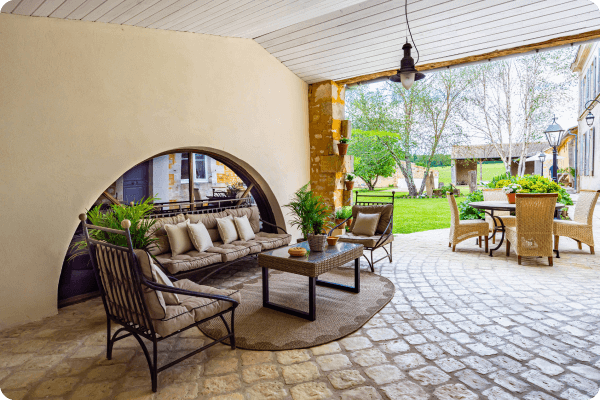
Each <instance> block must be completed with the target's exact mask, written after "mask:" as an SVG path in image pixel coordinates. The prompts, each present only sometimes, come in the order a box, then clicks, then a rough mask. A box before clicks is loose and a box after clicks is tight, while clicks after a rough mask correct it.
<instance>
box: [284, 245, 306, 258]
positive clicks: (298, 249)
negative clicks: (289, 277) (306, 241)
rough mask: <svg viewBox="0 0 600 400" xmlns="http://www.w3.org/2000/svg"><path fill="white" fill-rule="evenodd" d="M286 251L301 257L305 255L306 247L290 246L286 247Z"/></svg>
mask: <svg viewBox="0 0 600 400" xmlns="http://www.w3.org/2000/svg"><path fill="white" fill-rule="evenodd" d="M288 253H290V255H291V256H293V257H302V256H305V255H306V249H305V248H304V247H292V248H290V249H288Z"/></svg>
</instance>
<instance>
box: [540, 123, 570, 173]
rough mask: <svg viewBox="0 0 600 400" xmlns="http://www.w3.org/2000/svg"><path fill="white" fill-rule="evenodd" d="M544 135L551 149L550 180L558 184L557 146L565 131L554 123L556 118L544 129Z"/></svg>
mask: <svg viewBox="0 0 600 400" xmlns="http://www.w3.org/2000/svg"><path fill="white" fill-rule="evenodd" d="M544 133H545V134H546V139H547V140H548V144H549V145H550V147H552V180H553V181H554V182H556V183H558V171H557V170H558V160H557V157H558V146H559V145H560V142H561V141H562V139H563V135H564V133H565V131H564V130H563V128H561V126H560V125H559V124H558V123H557V122H556V116H555V117H554V118H553V119H552V123H551V124H550V126H548V128H546V131H545V132H544Z"/></svg>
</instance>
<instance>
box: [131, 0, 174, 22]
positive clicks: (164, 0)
mask: <svg viewBox="0 0 600 400" xmlns="http://www.w3.org/2000/svg"><path fill="white" fill-rule="evenodd" d="M178 1H179V0H159V1H158V2H156V3H155V4H153V5H151V6H150V7H148V8H146V9H144V10H142V11H140V13H139V14H136V15H134V16H133V17H131V18H129V19H128V20H125V21H123V22H121V24H123V25H137V24H138V23H140V22H141V21H143V20H145V19H146V18H150V17H151V16H153V15H154V14H157V13H159V12H161V11H162V10H164V9H165V8H167V7H170V6H172V5H173V4H175V3H177V2H178Z"/></svg>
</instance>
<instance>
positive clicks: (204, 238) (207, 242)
mask: <svg viewBox="0 0 600 400" xmlns="http://www.w3.org/2000/svg"><path fill="white" fill-rule="evenodd" d="M187 229H188V233H189V234H190V239H191V240H192V244H193V245H194V247H195V248H196V250H198V251H199V252H203V251H206V249H208V248H209V247H213V242H212V240H211V239H210V234H209V233H208V230H207V229H206V226H204V224H203V223H202V222H198V223H197V224H188V226H187Z"/></svg>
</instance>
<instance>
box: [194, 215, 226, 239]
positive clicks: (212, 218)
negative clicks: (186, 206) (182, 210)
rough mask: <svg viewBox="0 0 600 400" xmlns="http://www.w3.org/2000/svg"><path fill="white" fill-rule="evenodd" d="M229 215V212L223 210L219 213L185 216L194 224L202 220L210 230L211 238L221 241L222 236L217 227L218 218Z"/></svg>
mask: <svg viewBox="0 0 600 400" xmlns="http://www.w3.org/2000/svg"><path fill="white" fill-rule="evenodd" d="M227 215H228V214H226V213H225V212H224V211H221V212H218V213H206V214H187V215H186V216H185V218H186V219H188V220H189V221H190V223H192V224H196V223H198V222H202V223H203V224H204V226H205V227H206V229H207V230H208V234H209V235H210V239H211V240H212V241H213V242H219V241H221V237H220V236H219V230H218V229H217V218H224V217H226V216H227Z"/></svg>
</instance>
